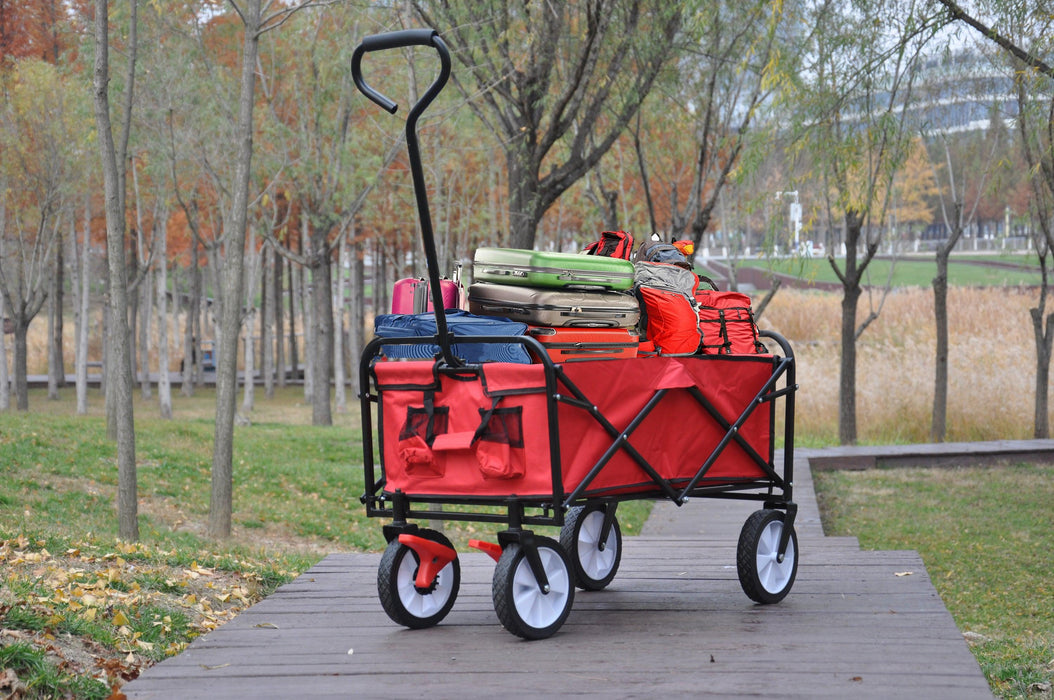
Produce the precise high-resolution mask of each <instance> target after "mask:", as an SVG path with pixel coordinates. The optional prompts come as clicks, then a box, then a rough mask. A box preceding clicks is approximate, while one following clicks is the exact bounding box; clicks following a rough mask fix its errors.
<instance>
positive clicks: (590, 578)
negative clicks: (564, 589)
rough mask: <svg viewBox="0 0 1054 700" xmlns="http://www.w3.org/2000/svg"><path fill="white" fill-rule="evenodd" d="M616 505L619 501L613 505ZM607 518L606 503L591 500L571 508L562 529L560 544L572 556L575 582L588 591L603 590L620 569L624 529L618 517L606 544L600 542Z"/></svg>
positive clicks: (613, 523)
mask: <svg viewBox="0 0 1054 700" xmlns="http://www.w3.org/2000/svg"><path fill="white" fill-rule="evenodd" d="M607 507H608V508H614V507H615V505H614V504H612V505H609V506H607ZM603 521H604V506H602V505H600V504H589V505H585V506H575V507H574V508H571V509H570V510H569V511H567V517H566V518H564V526H563V528H561V529H560V545H561V546H562V547H563V548H564V550H565V551H566V552H567V556H568V557H570V559H571V568H572V570H573V571H574V573H575V584H576V585H577V586H578V587H579V588H581V589H582V590H585V591H599V590H602V589H604V588H606V587H607V585H608V584H609V583H611V581H612V580H613V579H614V578H615V574H616V573H618V567H619V563H621V561H622V529H621V528H620V527H619V524H618V519H617V518H616V519H615V520H614V521H613V522H612V524H611V525H612V527H611V532H609V533H608V537H607V541H606V542H605V543H604V546H603V547H601V546H600V544H601V543H600V541H599V534H600V527H601V525H602V524H603Z"/></svg>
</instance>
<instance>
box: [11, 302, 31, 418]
mask: <svg viewBox="0 0 1054 700" xmlns="http://www.w3.org/2000/svg"><path fill="white" fill-rule="evenodd" d="M14 324H15V368H14V369H15V408H16V409H17V410H19V411H28V410H29V383H28V382H27V379H26V372H27V367H26V365H27V361H28V360H27V358H28V348H27V345H26V336H27V335H28V333H29V321H26V320H24V318H23V317H21V315H16V316H15V318H14Z"/></svg>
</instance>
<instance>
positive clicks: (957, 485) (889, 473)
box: [813, 464, 1054, 698]
mask: <svg viewBox="0 0 1054 700" xmlns="http://www.w3.org/2000/svg"><path fill="white" fill-rule="evenodd" d="M813 477H814V481H815V484H816V492H817V498H818V499H819V503H820V510H821V513H822V518H823V524H824V530H825V532H826V533H827V534H828V535H853V536H856V537H857V538H858V539H859V540H860V545H861V547H862V548H864V549H879V550H886V549H914V550H916V551H918V552H919V554H920V555H921V556H922V559H923V561H924V562H925V564H926V570H927V571H928V572H929V574H930V578H931V579H932V580H933V584H934V586H935V587H936V588H937V591H938V592H939V593H940V595H941V598H942V600H943V601H944V603H945V605H947V607H948V610H949V611H950V612H951V614H952V616H953V617H954V618H955V622H956V624H957V625H958V626H959V629H960V630H962V631H963V632H964V633H965V634H966V636H967V640H968V642H969V644H970V648H971V650H972V651H973V653H974V655H975V656H976V657H977V660H978V662H979V663H980V665H981V669H982V670H983V671H984V673H985V675H986V677H987V678H988V682H989V684H990V685H991V686H992V689H993V690H994V691H995V692H996V693H997V694H998V695H999V696H1000V697H1004V698H1024V697H1033V696H1036V688H1041V687H1043V686H1042V684H1044V683H1046V684H1049V683H1050V682H1051V681H1052V680H1054V579H1052V578H1051V570H1050V563H1051V552H1052V551H1054V516H1052V514H1051V503H1054V465H1029V464H1015V465H1006V466H1000V467H989V468H983V467H976V468H974V467H971V468H959V469H936V468H934V469H878V470H869V471H852V472H849V471H844V472H843V471H834V472H816V473H814V475H813ZM1034 684H1040V685H1034ZM1046 687H1048V688H1049V685H1048V686H1046ZM1047 696H1049V690H1048V691H1047Z"/></svg>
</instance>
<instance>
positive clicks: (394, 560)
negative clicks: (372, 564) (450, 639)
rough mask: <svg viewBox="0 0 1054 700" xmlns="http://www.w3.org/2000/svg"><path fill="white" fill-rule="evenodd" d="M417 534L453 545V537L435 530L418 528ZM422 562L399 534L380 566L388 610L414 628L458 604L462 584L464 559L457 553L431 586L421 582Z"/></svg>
mask: <svg viewBox="0 0 1054 700" xmlns="http://www.w3.org/2000/svg"><path fill="white" fill-rule="evenodd" d="M415 534H416V535H417V536H418V537H423V538H425V539H429V540H432V541H433V542H438V543H439V544H441V545H444V546H446V547H450V548H451V549H453V545H451V544H450V540H448V539H447V538H446V537H445V536H444V535H443V534H442V533H440V532H436V531H435V530H417V531H416V532H415ZM419 564H420V559H419V556H418V554H417V552H415V551H414V550H413V549H411V548H410V547H408V546H407V545H405V544H402V543H400V542H399V540H398V538H396V539H393V540H392V541H391V542H389V543H388V548H387V549H385V550H384V555H383V556H382V557H381V564H380V567H379V568H378V569H377V593H378V595H379V596H380V599H381V605H382V606H384V612H386V613H388V617H390V618H392V620H394V621H395V622H397V623H399V624H400V625H403V626H405V627H409V628H411V629H422V628H424V627H431V626H432V625H436V624H438V623H439V621H440V620H442V619H443V618H444V617H446V615H447V613H448V612H450V609H451V608H452V607H454V600H455V599H457V592H458V588H459V587H460V586H461V563H460V562H459V561H458V559H457V558H456V557H455V558H454V560H453V561H451V562H450V563H448V564H447V565H446V566H444V567H443V568H442V569H441V570H440V571H439V573H438V574H437V575H436V577H435V580H434V581H432V583H431V584H430V585H429V586H428V587H427V588H419V587H418V586H417V583H416V579H417V569H418V566H419Z"/></svg>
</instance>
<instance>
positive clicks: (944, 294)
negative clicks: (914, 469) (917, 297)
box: [930, 246, 951, 442]
mask: <svg viewBox="0 0 1054 700" xmlns="http://www.w3.org/2000/svg"><path fill="white" fill-rule="evenodd" d="M950 252H951V251H950V250H948V249H946V248H945V247H944V246H941V247H940V248H938V250H937V276H936V277H934V278H933V317H934V321H936V324H937V329H936V330H937V352H936V370H935V376H934V384H933V419H932V422H931V423H930V439H931V440H932V441H933V442H944V439H945V437H946V432H947V429H948V428H947V426H948V255H949V253H950Z"/></svg>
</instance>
